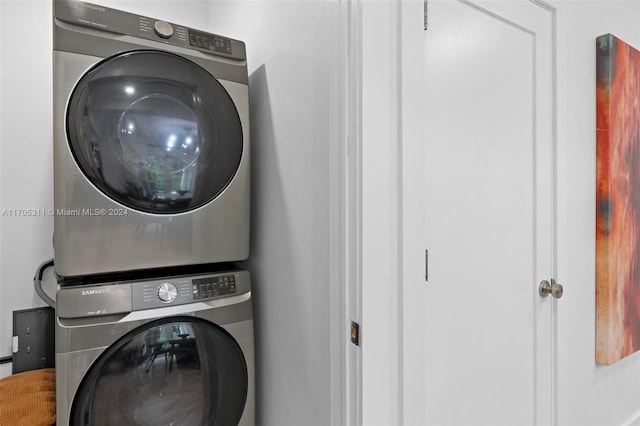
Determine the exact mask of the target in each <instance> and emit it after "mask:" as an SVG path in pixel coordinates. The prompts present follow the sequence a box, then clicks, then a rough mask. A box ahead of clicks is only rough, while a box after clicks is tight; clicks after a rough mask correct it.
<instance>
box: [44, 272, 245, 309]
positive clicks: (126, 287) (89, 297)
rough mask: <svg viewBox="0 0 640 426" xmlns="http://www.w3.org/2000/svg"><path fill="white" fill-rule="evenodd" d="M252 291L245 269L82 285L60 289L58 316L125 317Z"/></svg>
mask: <svg viewBox="0 0 640 426" xmlns="http://www.w3.org/2000/svg"><path fill="white" fill-rule="evenodd" d="M250 292H251V282H250V275H249V272H248V271H243V270H235V271H231V272H220V273H211V274H206V275H182V276H175V277H167V278H162V279H148V280H144V281H119V282H112V283H108V284H97V285H79V286H70V287H64V288H61V289H60V290H58V292H57V294H56V311H57V312H56V313H57V315H58V316H59V317H60V318H86V317H94V316H104V315H115V314H126V313H128V312H132V311H139V310H144V309H153V308H163V307H168V306H174V305H185V304H188V303H194V302H207V301H209V300H216V299H223V298H225V297H230V296H236V295H242V294H246V293H250Z"/></svg>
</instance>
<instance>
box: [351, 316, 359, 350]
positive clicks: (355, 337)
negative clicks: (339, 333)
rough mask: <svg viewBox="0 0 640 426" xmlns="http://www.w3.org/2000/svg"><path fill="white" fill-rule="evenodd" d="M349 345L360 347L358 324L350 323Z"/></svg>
mask: <svg viewBox="0 0 640 426" xmlns="http://www.w3.org/2000/svg"><path fill="white" fill-rule="evenodd" d="M351 343H353V344H354V345H356V346H360V324H358V323H357V322H355V321H351Z"/></svg>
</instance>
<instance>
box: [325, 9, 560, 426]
mask: <svg viewBox="0 0 640 426" xmlns="http://www.w3.org/2000/svg"><path fill="white" fill-rule="evenodd" d="M522 1H530V2H531V3H534V4H536V5H538V6H540V7H541V8H543V9H545V10H547V11H549V12H550V13H551V14H552V15H553V17H552V19H553V26H554V28H553V31H554V33H553V35H552V37H553V42H554V45H556V44H557V24H556V10H555V8H554V7H552V6H551V5H549V3H548V2H545V1H542V0H522ZM425 6H426V0H402V1H399V2H394V1H381V2H370V1H367V0H340V1H339V2H337V6H336V7H337V8H338V12H337V14H336V15H335V16H337V17H338V20H339V25H338V31H334V33H335V34H336V35H335V36H334V40H333V41H334V43H335V44H334V45H335V46H336V47H337V50H336V51H337V52H340V55H339V58H338V60H337V61H336V64H335V67H334V78H333V81H334V82H335V83H336V84H334V85H333V90H332V93H333V95H334V98H333V100H334V101H337V102H332V107H335V110H334V111H333V114H332V117H334V125H333V126H332V129H333V131H334V135H335V136H337V137H335V138H332V144H331V146H332V148H333V151H332V157H331V158H332V160H333V167H334V170H332V176H337V177H332V179H333V180H332V186H331V188H333V189H334V190H335V191H334V192H333V194H332V196H331V200H332V201H333V202H334V208H333V209H332V227H331V230H332V231H331V235H332V236H333V239H332V243H331V248H332V250H333V252H332V262H333V263H332V274H333V275H332V278H336V279H335V280H332V282H333V283H334V285H333V286H332V290H333V291H332V295H333V296H332V303H333V305H332V313H333V314H337V315H333V316H332V317H333V318H338V320H337V321H334V322H333V323H332V342H340V343H339V344H338V345H337V346H336V347H335V348H334V351H333V352H332V353H333V354H335V355H336V356H338V359H339V361H338V362H334V363H332V377H333V378H334V386H332V389H333V390H335V391H336V395H334V396H333V397H332V401H333V402H334V405H333V407H332V408H333V410H332V411H333V418H334V419H335V420H336V424H369V423H371V424H424V422H425V416H426V411H425V408H424V404H423V401H424V400H425V398H426V376H425V371H424V370H421V371H415V369H413V370H412V371H411V372H410V374H405V373H409V372H405V369H404V366H405V360H407V361H408V360H409V359H413V360H415V359H424V358H425V357H424V354H425V353H426V347H425V346H424V345H422V346H420V347H419V348H418V350H412V351H411V353H405V351H404V342H405V341H408V339H411V338H412V336H416V335H418V336H419V335H423V331H424V326H423V325H421V324H423V321H420V318H424V314H423V310H422V309H421V308H422V307H421V305H420V303H419V301H420V300H422V299H423V298H424V294H425V288H426V286H425V285H424V282H423V281H420V280H409V279H407V277H406V276H405V274H406V275H410V276H412V277H414V276H421V277H423V276H424V275H425V274H426V271H425V270H424V269H423V268H424V267H425V259H424V257H425V253H424V252H420V253H404V252H403V244H404V242H407V241H411V240H412V239H413V240H415V239H417V240H415V241H419V240H420V238H421V236H422V235H423V231H424V229H423V228H424V225H423V224H422V223H421V218H422V213H423V212H424V207H425V206H424V200H423V199H422V198H421V197H415V194H411V197H412V198H411V199H410V198H409V197H408V196H405V194H404V193H403V182H404V181H407V180H412V179H421V170H419V168H418V167H416V166H414V167H411V164H415V163H416V162H411V161H406V160H407V159H410V158H415V157H416V156H421V155H423V154H424V149H423V148H422V146H421V144H420V141H421V140H422V137H423V129H422V121H421V117H420V114H419V111H421V107H422V103H423V100H422V98H421V96H420V93H421V91H420V90H419V88H420V87H422V73H421V71H422V69H423V67H424V64H423V52H422V48H423V45H422V40H423V34H424V31H425V30H426V29H427V28H426V27H427V24H428V17H426V16H425ZM407 23H411V24H410V25H407ZM552 54H553V71H552V74H553V76H554V79H555V80H557V49H555V51H554V52H553V53H552ZM416 58H419V59H418V60H416ZM381 82H382V83H381ZM553 97H554V105H557V88H556V87H555V86H554V88H553ZM556 108H557V107H556ZM556 113H557V111H556ZM554 126H557V124H554ZM554 135H555V137H556V138H557V129H554ZM556 145H557V141H554V147H553V149H554V155H553V157H554V161H556V159H557V152H556V151H557V147H556ZM407 165H408V166H407ZM335 167H337V171H338V173H337V174H335V173H333V171H336V169H335ZM552 168H553V173H554V175H557V164H553V166H552ZM553 199H554V200H553V202H554V203H555V202H556V194H555V193H554V194H553ZM407 206H409V207H410V208H406V207H407ZM553 226H554V228H555V226H556V224H555V218H554V224H553ZM554 232H555V231H554ZM414 246H418V247H419V245H415V244H414ZM552 273H553V275H554V276H555V275H556V271H555V270H554V271H552ZM339 286H342V287H341V288H339ZM552 317H553V318H552V323H553V324H552V334H553V343H552V345H553V350H554V351H557V322H556V321H557V311H556V309H555V303H554V310H553V314H552ZM351 321H355V322H358V323H359V325H360V346H357V347H356V346H354V345H352V344H351V343H350V342H349V341H348V338H347V336H348V335H349V328H350V324H351ZM363 349H366V350H363ZM408 364H409V362H408ZM410 364H411V365H414V366H415V365H419V363H416V362H415V361H413V362H410ZM551 370H552V371H551V382H552V383H551V389H552V392H551V393H552V395H550V397H551V398H552V399H553V400H555V396H556V395H557V354H556V355H554V356H553V360H552V368H551ZM338 383H339V384H338ZM405 389H411V392H409V391H407V392H405ZM416 390H417V391H416ZM551 415H552V419H551V420H552V421H553V422H554V423H557V407H556V404H555V403H553V404H552V413H551Z"/></svg>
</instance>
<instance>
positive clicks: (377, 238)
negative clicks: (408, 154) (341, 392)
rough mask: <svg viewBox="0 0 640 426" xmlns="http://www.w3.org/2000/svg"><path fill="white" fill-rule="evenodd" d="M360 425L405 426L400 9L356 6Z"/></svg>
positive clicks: (387, 4) (361, 1) (396, 5)
mask: <svg viewBox="0 0 640 426" xmlns="http://www.w3.org/2000/svg"><path fill="white" fill-rule="evenodd" d="M356 3H357V4H358V15H359V16H360V21H359V24H360V27H359V31H358V32H359V38H360V43H359V51H360V54H361V58H360V70H359V74H360V82H361V83H360V84H361V92H360V96H359V99H360V102H361V104H360V116H359V122H360V123H361V124H360V126H361V127H360V140H361V142H360V148H361V150H360V155H359V158H361V169H360V178H361V186H360V194H361V210H360V212H359V215H358V220H359V221H360V227H361V238H360V249H359V252H360V255H361V261H362V267H361V286H362V290H361V291H362V293H361V294H362V296H361V300H362V302H361V303H362V309H361V316H362V324H361V330H362V346H361V350H362V353H361V356H362V385H361V386H362V424H402V423H403V403H402V400H403V395H402V389H403V384H402V381H403V377H402V359H403V354H402V353H403V350H402V348H403V335H402V318H401V316H402V260H401V256H402V251H401V250H400V248H401V246H402V235H401V232H400V230H401V229H402V217H401V216H402V194H401V189H402V187H401V185H402V176H401V173H402V167H401V162H402V148H401V140H400V137H401V128H400V117H401V113H402V108H401V105H400V99H401V98H400V90H399V89H400V86H401V85H400V83H401V73H400V64H399V63H398V55H399V48H400V38H399V34H400V29H401V25H400V2H394V1H380V2H371V1H366V0H357V1H356Z"/></svg>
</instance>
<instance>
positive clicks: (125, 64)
mask: <svg viewBox="0 0 640 426" xmlns="http://www.w3.org/2000/svg"><path fill="white" fill-rule="evenodd" d="M66 119H67V121H66V127H67V137H68V141H69V147H70V149H71V152H72V153H73V156H74V158H75V160H76V163H77V165H78V167H79V168H80V170H82V172H83V173H84V175H85V176H86V177H87V179H89V181H90V182H91V183H92V184H93V185H94V186H95V187H97V188H98V189H100V190H101V191H102V192H103V193H104V194H105V195H106V196H108V197H109V198H111V199H113V200H115V201H116V202H118V203H120V204H122V205H124V206H126V207H129V208H132V209H136V210H140V211H144V212H149V213H156V214H167V213H168V214H172V213H180V212H185V211H189V210H192V209H195V208H198V207H200V206H202V205H204V204H206V203H208V202H209V201H211V200H213V199H215V198H216V197H217V196H218V195H219V194H220V193H221V192H222V191H223V190H224V189H225V188H226V187H227V185H228V184H229V182H230V181H231V180H232V179H233V177H234V175H235V173H236V171H237V169H238V166H239V164H240V159H241V156H242V151H243V135H242V126H241V123H240V117H239V115H238V112H237V110H236V108H235V105H234V103H233V100H232V99H231V97H230V96H229V94H228V93H227V91H226V90H225V89H224V87H223V86H222V84H221V83H220V82H219V81H218V80H216V79H215V78H214V77H213V76H212V75H211V74H210V73H209V72H207V71H206V70H204V69H203V68H202V67H200V66H199V65H197V64H195V63H193V62H191V61H189V60H187V59H185V58H183V57H181V56H178V55H175V54H172V53H168V52H161V51H153V50H141V51H133V52H127V53H124V54H119V55H117V56H114V57H111V58H108V59H106V60H104V61H102V62H100V63H98V64H97V65H96V66H94V67H93V68H91V69H90V70H89V71H88V72H87V73H85V75H84V76H83V77H82V78H81V79H80V80H79V81H78V83H77V85H76V87H75V89H74V90H73V92H72V94H71V97H70V99H69V103H68V106H67V115H66Z"/></svg>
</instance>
